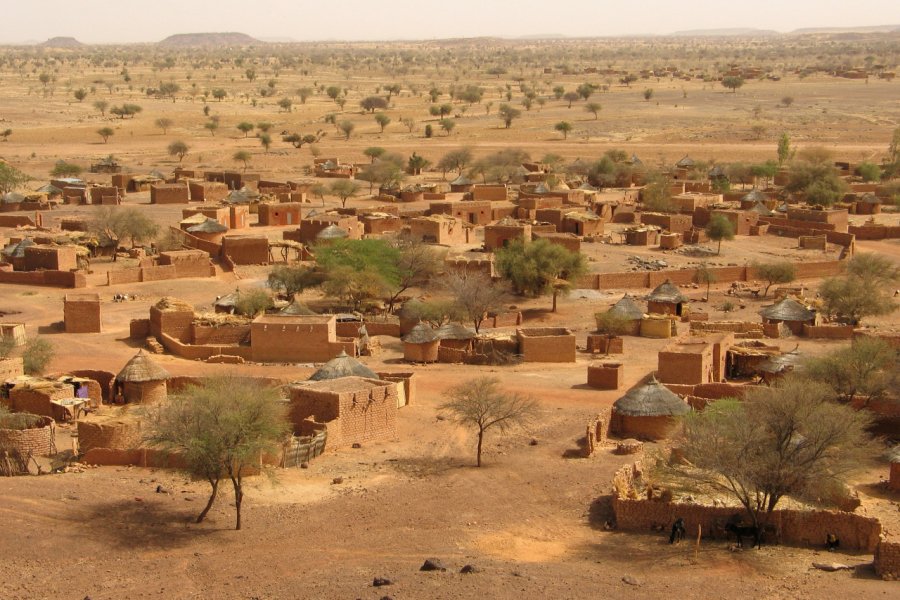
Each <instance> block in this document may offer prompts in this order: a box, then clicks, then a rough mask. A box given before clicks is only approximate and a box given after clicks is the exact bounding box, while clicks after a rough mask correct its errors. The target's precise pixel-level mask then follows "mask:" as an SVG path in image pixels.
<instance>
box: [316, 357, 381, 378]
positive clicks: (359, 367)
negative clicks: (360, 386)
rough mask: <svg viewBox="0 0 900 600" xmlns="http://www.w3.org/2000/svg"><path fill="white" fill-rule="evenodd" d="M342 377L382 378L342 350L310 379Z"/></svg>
mask: <svg viewBox="0 0 900 600" xmlns="http://www.w3.org/2000/svg"><path fill="white" fill-rule="evenodd" d="M341 377H365V378H366V379H381V378H380V377H379V376H378V374H377V373H375V371H373V370H372V369H370V368H369V367H367V366H366V365H364V364H362V363H361V362H359V361H358V360H356V359H355V358H353V357H352V356H349V355H348V354H347V353H346V352H344V351H343V350H341V353H340V354H338V355H337V356H335V357H334V358H332V359H331V360H329V361H328V362H327V363H325V364H324V365H322V368H321V369H319V370H318V371H316V372H315V373H313V374H312V376H311V377H310V378H309V380H310V381H325V380H328V379H340V378H341Z"/></svg>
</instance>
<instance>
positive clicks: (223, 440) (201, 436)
mask: <svg viewBox="0 0 900 600" xmlns="http://www.w3.org/2000/svg"><path fill="white" fill-rule="evenodd" d="M148 417H149V418H148V423H149V425H150V431H151V432H150V434H149V436H148V441H149V442H150V443H151V444H153V445H156V446H159V447H161V448H163V449H166V450H170V451H174V452H178V453H179V455H180V456H181V457H182V459H183V460H184V464H185V469H186V470H187V471H188V472H190V473H191V474H193V475H196V476H199V477H203V478H204V479H206V481H207V482H208V483H209V485H210V496H209V500H208V501H207V503H206V506H205V507H204V508H203V510H202V511H201V512H200V514H199V515H198V517H197V523H200V522H202V521H203V519H204V518H206V515H207V513H209V510H210V509H211V508H212V505H213V503H214V502H215V500H216V496H217V495H218V491H219V484H220V482H221V481H222V480H223V479H228V480H231V483H232V487H233V489H234V507H235V527H234V528H235V529H238V530H239V529H240V528H241V506H242V504H243V500H244V487H243V478H244V475H245V474H246V473H247V472H248V471H249V470H251V469H254V468H257V467H259V466H260V464H261V462H262V461H261V458H262V455H263V454H264V453H266V452H271V451H274V450H275V449H277V447H278V445H279V443H280V442H281V441H282V440H283V438H284V436H285V435H286V434H287V432H288V425H287V420H286V415H285V411H284V408H283V406H282V404H281V394H280V392H279V391H278V389H277V388H271V387H266V386H265V385H264V384H262V383H261V382H260V381H259V380H256V379H247V378H237V377H216V378H208V379H205V380H204V381H203V382H202V383H201V384H193V385H189V386H188V387H187V388H185V390H184V391H183V392H181V393H180V394H178V395H176V396H174V397H171V398H170V400H169V402H168V403H167V404H164V405H161V406H159V407H158V408H154V409H151V410H150V411H149V414H148Z"/></svg>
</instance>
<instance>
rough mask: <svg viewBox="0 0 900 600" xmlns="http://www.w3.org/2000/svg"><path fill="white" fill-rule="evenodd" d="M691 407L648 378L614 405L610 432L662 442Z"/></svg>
mask: <svg viewBox="0 0 900 600" xmlns="http://www.w3.org/2000/svg"><path fill="white" fill-rule="evenodd" d="M690 411H691V408H690V406H688V404H687V403H686V402H685V401H684V400H682V399H681V398H680V397H679V396H678V395H676V394H675V393H673V392H672V391H671V390H669V389H668V388H667V387H666V386H664V385H663V384H661V383H660V382H658V381H657V380H656V378H651V379H650V381H648V382H647V383H645V384H644V385H641V386H638V387H635V388H632V389H631V390H630V391H629V392H628V393H627V394H625V395H624V396H622V397H621V398H619V399H618V400H616V401H615V403H614V404H613V406H612V413H611V415H610V422H609V429H610V432H612V433H614V434H616V435H618V436H620V437H635V438H639V439H647V440H664V439H666V438H667V437H669V435H671V434H672V433H673V432H674V430H675V428H676V427H677V426H678V421H679V419H680V417H683V416H684V415H686V414H687V413H689V412H690Z"/></svg>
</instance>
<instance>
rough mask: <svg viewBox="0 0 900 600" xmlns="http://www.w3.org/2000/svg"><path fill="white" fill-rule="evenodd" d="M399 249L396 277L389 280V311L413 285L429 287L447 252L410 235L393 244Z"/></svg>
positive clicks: (391, 310) (438, 271) (441, 266)
mask: <svg viewBox="0 0 900 600" xmlns="http://www.w3.org/2000/svg"><path fill="white" fill-rule="evenodd" d="M391 245H392V246H393V247H394V248H395V249H396V250H397V251H398V256H397V265H396V274H397V276H396V278H395V279H393V280H390V281H388V283H389V284H390V285H389V291H388V312H389V313H392V312H393V311H394V304H395V303H396V302H397V299H398V298H399V297H400V296H401V295H402V294H403V293H405V292H406V291H407V290H409V289H410V288H412V287H427V286H428V285H429V284H430V283H431V282H432V281H433V280H434V278H435V277H437V276H438V274H439V273H440V272H441V269H442V268H443V266H444V256H445V255H446V253H445V252H441V251H439V250H437V249H436V248H434V247H432V246H431V245H429V244H425V243H423V242H420V241H418V240H414V239H411V238H408V237H402V236H401V237H399V238H398V239H397V240H395V241H394V242H393V243H392V244H391Z"/></svg>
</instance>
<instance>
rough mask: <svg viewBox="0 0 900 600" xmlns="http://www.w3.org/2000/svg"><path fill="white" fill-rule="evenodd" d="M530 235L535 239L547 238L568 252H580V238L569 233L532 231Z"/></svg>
mask: <svg viewBox="0 0 900 600" xmlns="http://www.w3.org/2000/svg"><path fill="white" fill-rule="evenodd" d="M586 235H587V234H586ZM531 237H532V238H533V239H535V240H547V241H548V242H550V243H551V244H556V245H557V246H562V247H563V248H565V249H566V250H568V251H570V252H581V239H580V238H579V237H578V236H576V235H573V234H571V233H533V234H532V235H531Z"/></svg>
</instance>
